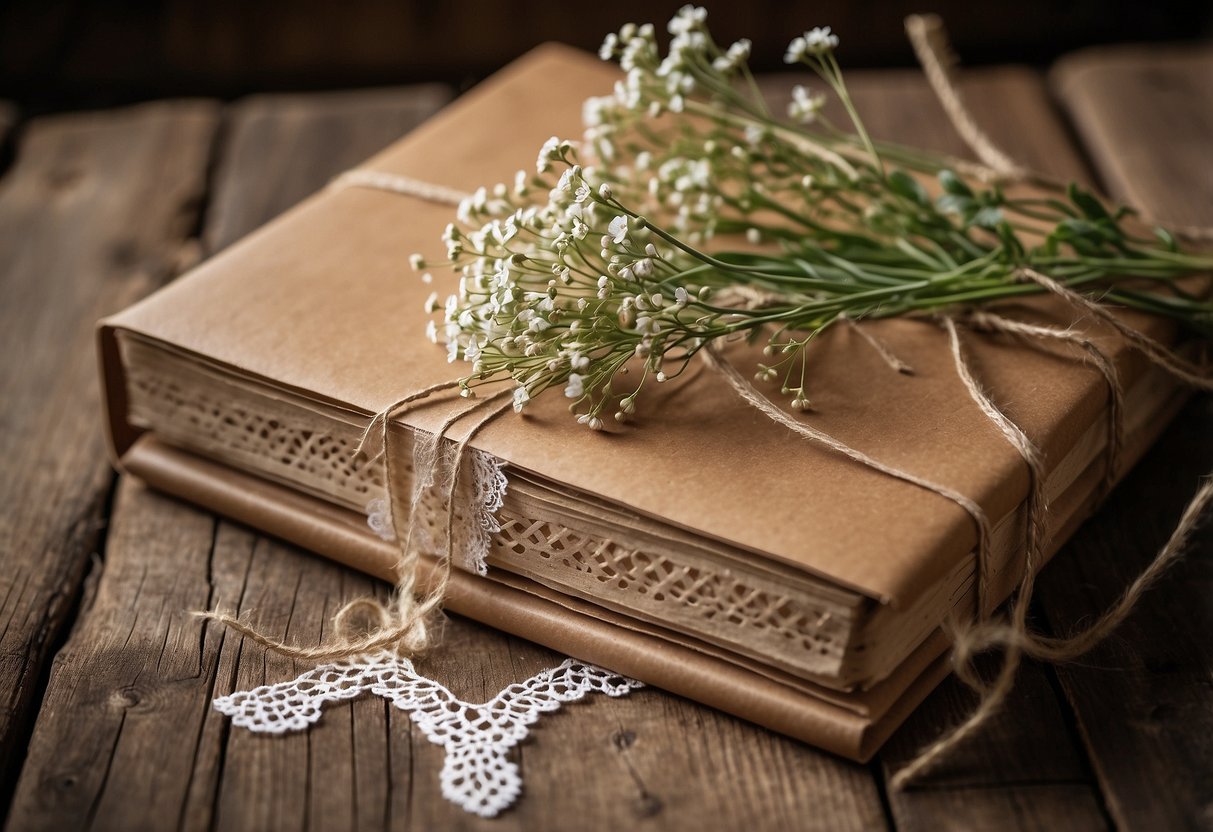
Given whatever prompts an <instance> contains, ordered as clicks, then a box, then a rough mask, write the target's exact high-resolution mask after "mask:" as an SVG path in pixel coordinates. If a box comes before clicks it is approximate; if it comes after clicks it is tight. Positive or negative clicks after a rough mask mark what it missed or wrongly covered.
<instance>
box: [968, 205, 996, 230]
mask: <svg viewBox="0 0 1213 832" xmlns="http://www.w3.org/2000/svg"><path fill="white" fill-rule="evenodd" d="M1002 221H1003V214H1002V209H1000V208H991V207H989V206H987V207H985V208H981V209H979V210H978V211H977V212H976V213H974V214H973V216H972V218H971V219H970V220H969V225H975V226H977V227H978V228H996V227H997V226H998V224H999V223H1001V222H1002Z"/></svg>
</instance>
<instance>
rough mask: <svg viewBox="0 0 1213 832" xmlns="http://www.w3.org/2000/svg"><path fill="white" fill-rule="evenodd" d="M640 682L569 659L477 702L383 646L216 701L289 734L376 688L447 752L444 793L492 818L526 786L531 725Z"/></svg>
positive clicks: (261, 727)
mask: <svg viewBox="0 0 1213 832" xmlns="http://www.w3.org/2000/svg"><path fill="white" fill-rule="evenodd" d="M638 687H642V684H641V683H640V682H636V681H633V680H631V679H627V678H625V677H623V676H620V675H619V674H617V673H611V672H609V671H606V670H603V669H602V668H599V667H595V666H593V665H589V664H585V663H584V662H579V661H576V660H574V659H565V661H564V662H563V663H561V664H560V665H559V666H558V667H553V668H549V669H548V670H544V671H541V672H539V673H537V674H535V675H534V676H532V677H531V678H530V679H527V680H526V681H525V682H520V683H518V684H514V685H510V686H509V687H508V688H506V689H505V690H503V691H501V693H499V694H497V695H496V696H494V697H493V698H492V699H490V700H489V701H488V702H485V703H484V704H481V705H474V704H470V703H468V702H463V701H462V700H460V699H457V698H455V696H454V694H452V693H451V692H450V691H449V690H447V689H446V688H445V687H443V686H442V685H440V684H438V683H437V682H435V681H433V680H431V679H426V678H425V677H423V676H420V675H418V674H417V672H416V670H414V669H413V664H412V662H410V661H408V660H407V659H401V658H397V657H396V656H394V655H392V654H390V653H381V654H377V655H374V656H368V657H363V658H361V659H359V660H352V661H345V662H336V663H334V664H326V665H321V666H320V667H317V668H316V669H315V670H311V671H308V672H307V673H304V674H303V675H302V676H299V677H298V678H296V679H293V680H292V681H290V682H283V683H281V684H277V685H263V686H261V687H258V688H253V689H252V690H247V691H237V692H235V693H232V694H229V695H228V696H221V697H219V698H218V699H216V700H215V703H214V704H215V708H216V709H217V710H218V711H220V712H222V713H224V714H227V715H228V716H230V717H231V718H232V724H233V725H239V726H241V727H243V728H247V729H249V730H250V731H255V732H259V733H267V734H283V733H286V732H287V731H300V730H303V729H305V728H307V727H308V726H310V725H312V724H313V723H314V722H316V720H318V719H320V715H321V711H322V709H323V707H324V705H325V704H326V703H329V702H340V701H342V700H346V699H353V698H354V697H356V696H360V695H361V694H363V693H365V692H367V691H370V692H371V693H373V694H375V695H377V696H382V697H384V698H385V699H387V700H389V701H390V702H391V703H392V704H393V705H395V706H396V707H397V708H399V709H400V710H402V711H404V712H405V713H407V714H408V715H409V718H410V719H412V720H413V722H415V723H416V724H417V726H418V727H419V728H420V729H421V731H422V733H424V734H425V736H426V738H427V739H429V741H430V742H432V743H435V744H437V745H441V746H443V748H444V749H445V750H446V759H445V761H444V763H443V766H442V774H441V780H442V794H443V796H444V797H445V798H446V799H447V800H450V801H451V802H453V803H455V804H457V805H458V806H460V807H462V808H463V809H465V810H467V811H469V812H474V813H475V814H477V815H480V816H481V817H486V818H491V817H494V816H495V815H496V814H497V813H498V812H500V811H501V810H502V809H505V808H507V807H508V806H510V805H511V804H512V803H513V802H514V801H515V800H516V799H517V797H518V794H519V792H520V791H521V790H522V778H521V776H520V775H519V773H518V766H516V765H515V764H514V763H513V762H511V761H510V760H509V759H508V758H507V754H508V753H509V750H510V749H511V748H513V747H514V746H515V745H517V744H518V743H519V742H521V741H522V739H523V738H524V737H526V735H527V731H528V726H530V725H531V724H532V723H534V722H535V720H537V719H539V715H540V714H542V713H545V712H547V711H555V710H558V709H559V708H560V706H561V705H563V704H564V703H565V702H574V701H576V700H578V699H581V698H582V697H584V696H585V695H586V694H588V693H594V692H597V693H605V694H606V695H607V696H612V697H614V696H624V695H626V694H627V693H629V692H631V691H632V690H633V689H635V688H638Z"/></svg>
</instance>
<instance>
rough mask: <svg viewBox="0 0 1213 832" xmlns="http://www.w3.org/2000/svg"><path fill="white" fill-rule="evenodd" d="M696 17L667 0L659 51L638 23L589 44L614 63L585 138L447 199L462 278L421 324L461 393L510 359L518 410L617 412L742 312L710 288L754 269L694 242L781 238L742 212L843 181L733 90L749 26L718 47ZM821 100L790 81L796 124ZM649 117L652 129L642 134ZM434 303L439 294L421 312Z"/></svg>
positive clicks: (449, 241) (790, 207) (792, 298)
mask: <svg viewBox="0 0 1213 832" xmlns="http://www.w3.org/2000/svg"><path fill="white" fill-rule="evenodd" d="M706 18H707V13H706V12H705V11H704V9H702V8H699V7H695V6H684V7H683V8H682V9H680V10H679V11H678V13H677V14H676V15H675V16H674V18H673V19H672V20H671V21H670V22H669V26H668V29H669V33H670V35H671V41H670V45H669V49H668V51H667V52H666V54H665V55H664V56H663V55H662V54H661V51H660V50H659V48H658V45H657V36H656V32H655V30H654V27H653V26H651V25H644V26H636V25H633V24H627V25H625V26H623V27H622V28H621V29H620V30H619V31H618V32H617V33H613V34H611V35H608V36H607V38H606V39H605V41H604V42H603V44H602V47H601V49H600V50H599V54H600V55H601V56H602V57H603V58H604V59H614V60H617V61H618V62H619V64H620V66H621V67H622V69H623V70H624V72H625V77H624V78H623V79H622V80H621V81H619V82H618V83H617V84H616V87H615V89H614V92H613V94H612V95H609V96H603V97H597V98H591V99H589V100H587V101H586V102H585V104H584V106H583V110H582V116H583V120H584V123H585V128H586V129H585V136H584V139H585V143H584V145H583V146H582V147H581V148H576V147H575V146H574V145H573V144H572V143H571V142H568V141H562V140H559V139H557V138H555V137H553V138H552V139H550V140H549V141H548V142H546V143H545V144H544V145H543V147H542V148H541V149H540V152H539V155H538V157H537V159H536V166H535V167H536V173H535V174H534V175H531V174H528V173H526V172H519V174H518V176H517V177H516V178H515V181H514V183H513V185H512V187H509V186H506V185H505V184H499V185H497V186H496V187H493V188H480V189H478V190H477V191H476V192H475V193H474V194H473V195H472V196H471V197H470V198H468V199H467V200H465V201H464V202H463V203H462V204H461V205H460V207H459V210H458V212H457V217H458V221H459V224H458V225H452V226H450V227H448V229H447V231H446V234H445V235H444V241H445V242H446V246H447V256H448V258H449V260H450V261H451V263H452V264H453V265H454V266H455V267H456V269H457V270H458V271H459V274H460V284H459V291H458V293H457V294H455V295H452V296H451V297H450V298H448V299H447V301H446V304H445V308H444V314H443V323H442V326H441V328H440V327H439V325H437V324H436V323H432V324H431V327H430V331H429V335H430V338H431V340H434V341H441V342H442V343H445V344H446V347H447V350H448V357H449V358H450V360H451V361H457V360H460V359H462V360H465V361H467V362H469V363H470V364H471V373H470V375H469V376H467V377H466V378H465V379H464V380H463V384H462V392H463V393H464V395H472V394H473V391H474V389H475V388H476V387H477V386H479V385H480V384H484V383H489V382H490V381H492V380H496V379H498V378H500V377H502V376H503V374H505V373H508V374H509V376H510V377H512V378H513V380H514V382H515V384H516V385H517V386H516V389H515V393H514V406H515V409H517V410H522V409H523V408H525V407H526V406H527V404H528V403H529V402H530V401H531V399H532V398H534V397H536V396H538V395H539V394H540V393H542V392H543V391H544V390H546V389H548V388H550V387H557V388H562V389H563V392H564V395H565V396H566V397H567V398H568V399H570V400H571V401H572V409H573V410H574V411H575V412H576V413H577V414H578V419H579V420H580V421H581V422H583V423H584V424H587V425H589V426H590V427H592V428H601V427H602V426H603V421H602V414H603V413H604V412H607V408H608V407H610V409H612V410H615V417H616V418H617V419H619V420H620V421H626V420H627V419H628V418H629V417H630V415H631V414H632V413H633V412H634V411H635V406H636V395H637V393H638V392H639V391H640V389H641V388H642V387H643V385H644V384H645V383H646V380H648V379H650V378H652V379H655V380H656V381H663V380H665V379H666V378H668V377H672V376H674V375H677V373H678V372H681V368H683V367H685V366H686V362H687V361H688V360H689V358H690V356H691V355H692V354H693V353H694V351H695V350H697V349H698V348H699V347H700V346H702V345H703V344H704V343H706V341H707V340H710V339H712V338H715V337H720V336H722V335H726V334H728V333H729V332H732V331H736V327H737V326H738V321H739V319H740V318H741V317H744V312H743V309H744V304H746V303H748V301H747V300H746V296H744V295H737V293H732V296H733V297H740V298H741V300H740V301H737V302H736V303H732V304H731V303H730V302H729V301H727V300H724V301H721V303H720V305H718V306H714V305H712V304H711V302H710V297H711V294H712V293H713V292H714V291H717V290H721V289H727V288H728V287H730V286H732V285H734V284H735V283H736V282H737V281H738V280H739V279H740V280H746V279H750V278H749V275H748V274H741V273H739V272H737V271H730V270H729V269H723V270H722V269H720V268H719V267H720V265H721V264H720V263H719V262H717V261H713V260H712V258H711V257H710V256H709V255H705V254H703V253H702V252H699V251H698V250H697V249H695V248H694V247H696V246H700V245H702V244H704V243H707V242H708V241H711V240H712V239H714V237H715V236H716V235H717V234H718V233H723V232H731V233H737V234H740V235H743V236H744V237H745V238H746V239H748V240H749V241H750V242H751V243H769V242H777V241H778V240H779V239H782V238H783V237H781V235H785V236H786V233H787V232H784V231H782V230H781V228H779V227H772V226H770V225H769V224H764V223H766V221H765V220H764V221H759V220H756V219H755V218H754V217H755V216H757V215H762V216H771V215H779V214H783V215H786V216H788V217H793V218H795V217H797V216H798V215H797V213H796V211H797V210H798V209H797V206H798V205H801V204H804V202H805V201H806V198H807V195H808V194H809V193H810V191H812V192H813V193H814V194H816V193H818V192H825V190H828V189H829V188H830V187H831V186H832V185H833V184H835V183H837V182H839V181H840V176H839V175H838V173H837V171H836V170H834V169H833V168H832V165H833V162H830V161H829V157H828V154H822V153H820V152H817V151H814V150H813V148H812V145H811V142H810V144H809V145H807V146H806V145H804V143H803V141H802V140H800V139H797V140H796V141H793V142H788V141H785V140H782V139H781V138H780V130H781V127H780V125H779V124H777V123H776V122H774V121H773V120H771V118H770V116H769V114H768V113H767V112H766V108H765V105H764V104H763V103H762V102H761V100H759V99H757V98H756V97H753V96H752V92H751V93H743V92H741V91H740V88H741V87H743V86H744V85H742V84H738V83H736V82H737V81H738V80H739V79H750V75H749V68H748V66H747V61H748V58H749V55H750V51H751V44H750V41H748V40H744V39H743V40H738V41H737V42H735V43H733V44H732V45H730V46H729V47H727V48H721V47H720V46H718V45H717V44H716V43H715V41H714V40H713V39H712V37H711V35H710V34H709V33H708V31H707V28H706ZM797 41H798V42H801V45H800V46H799V47H798V48H799V50H800V52H801V53H804V54H808V53H810V52H814V51H816V52H821V51H823V50H826V49H829V48H832V46H833V45H834V44H836V43H837V38H835V37H834V36H833V35H832V34H830V31H829V30H828V29H814V30H813V31H811V32H807V33H806V34H805V35H804V36H803V37H802V38H798V39H797ZM794 45H796V43H795V42H794ZM791 51H792V50H789V53H791ZM751 80H752V79H751ZM751 88H752V85H751ZM823 104H824V97H823V96H821V95H816V94H811V93H809V92H808V91H807V90H806V89H805V88H803V87H797V88H796V89H795V90H794V91H793V95H792V102H791V106H790V109H789V115H790V116H791V118H792V119H793V120H794V121H796V122H799V123H802V124H804V123H809V122H811V121H813V120H814V119H815V118H816V117H817V114H818V113H819V112H820V110H821V108H822V106H823ZM682 112H691V113H694V114H695V115H696V116H697V117H699V118H700V121H699V122H696V123H695V124H696V125H697V126H695V127H693V128H692V127H689V126H687V127H683V128H681V129H675V130H668V128H667V125H668V124H669V123H670V120H669V119H668V117H667V116H666V114H667V113H674V114H677V113H682ZM673 123H675V124H676V123H677V122H673ZM657 124H661V125H662V127H663V129H666V132H665V138H663V139H662V140H655V139H653V138H652V137H653V136H654V133H653V126H654V125H657ZM688 124H689V123H688ZM806 147H808V150H806V149H805V148H806ZM579 153H582V154H584V155H585V158H586V162H587V164H586V166H585V167H582V166H581V165H580V164H578V154H579ZM625 206H628V207H626V208H625ZM642 211H643V212H645V213H646V214H648V215H650V216H653V217H657V218H658V219H659V222H660V228H657V227H655V226H654V225H652V224H650V223H649V222H648V221H647V220H644V219H641V217H640V216H639V215H638V214H639V212H642ZM764 212H765V213H764ZM419 265H424V261H419ZM754 279H761V278H754ZM772 279H773V280H775V281H776V282H775V283H770V284H767V285H765V287H764V289H763V290H762V291H763V292H765V293H766V295H767V296H771V293H773V292H777V291H778V290H779V289H780V285H779V283H778V281H779V280H780V276H779V275H775V276H774V277H773V278H772ZM725 296H729V293H728V292H725V293H724V294H722V297H725ZM786 297H787V298H788V300H789V303H791V304H792V306H793V308H795V307H796V305H798V304H803V303H805V302H807V301H808V300H811V298H810V297H809V296H807V295H804V294H802V293H801V294H798V293H797V291H791V292H789V293H788V294H787V295H786ZM738 303H740V304H741V307H740V308H739V306H738ZM436 307H437V295H436V294H435V295H433V296H431V298H430V299H429V300H428V301H427V310H430V309H434V308H436ZM789 343H791V342H790V341H788V340H787V339H786V338H785V340H784V341H783V342H781V348H783V347H785V346H786V345H787V344H789ZM789 349H790V348H789ZM784 351H785V352H786V351H787V350H786V349H785V350H784ZM784 363H785V364H786V362H784ZM780 366H781V367H782V366H783V365H782V364H781V365H780ZM633 370H635V371H637V372H636V373H635V375H633V376H631V378H632V379H633V383H627V384H626V385H625V377H627V376H628V375H629V373H631V372H632V371H633ZM763 372H764V373H765V374H767V375H772V377H773V373H774V372H775V370H774V369H772V368H767V367H764V368H763ZM785 386H787V385H785ZM621 387H622V388H624V389H616V388H621ZM790 389H792V388H790ZM794 389H797V390H799V388H794ZM800 404H801V402H800V399H798V400H797V406H799V405H800Z"/></svg>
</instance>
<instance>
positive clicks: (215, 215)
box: [204, 84, 451, 253]
mask: <svg viewBox="0 0 1213 832" xmlns="http://www.w3.org/2000/svg"><path fill="white" fill-rule="evenodd" d="M450 97H451V91H450V89H449V88H448V87H445V86H442V85H438V84H433V85H419V86H414V87H409V88H408V89H407V91H401V90H400V89H383V90H367V91H362V92H340V93H329V94H322V93H318V94H308V95H273V96H253V97H251V98H247V99H244V100H243V101H240V102H238V103H237V104H235V105H234V106H233V107H232V108H231V111H230V135H229V136H228V138H227V141H225V142H224V144H223V147H222V148H221V156H220V159H219V168H218V170H217V172H216V182H217V183H218V184H219V187H218V188H217V189H216V191H215V193H214V194H213V195H212V202H211V205H210V206H209V209H208V212H207V222H206V228H205V230H204V233H205V243H206V249H207V251H208V252H210V253H214V252H215V251H218V250H219V249H220V248H223V247H224V246H226V245H228V244H229V243H232V242H233V241H235V240H236V239H237V238H239V237H241V236H243V235H244V234H247V233H248V232H249V231H251V230H252V229H254V228H257V227H258V226H261V225H263V224H264V223H266V222H267V221H269V220H270V219H272V218H273V217H275V216H277V215H278V214H280V213H281V212H282V211H283V210H285V209H286V208H289V207H290V206H292V205H294V204H295V203H296V202H299V201H300V200H301V199H303V198H304V197H306V196H308V195H309V194H311V193H312V192H313V191H315V190H316V189H317V188H320V187H322V186H323V185H324V184H325V182H326V181H327V180H328V179H329V178H331V177H333V176H335V175H337V174H338V173H341V172H342V171H344V170H347V169H349V168H352V167H354V166H355V165H358V164H360V163H361V162H363V161H364V160H365V159H366V157H367V156H369V155H370V154H371V153H373V152H375V151H376V150H378V149H380V148H382V147H385V146H386V145H388V144H389V143H390V142H392V141H393V140H395V139H398V138H400V136H402V135H404V134H405V133H406V132H408V131H409V130H410V129H412V128H413V127H415V126H417V125H418V124H420V123H421V122H422V121H424V120H425V119H426V118H428V117H429V116H430V115H432V114H433V113H434V112H435V111H436V110H437V109H438V108H439V107H441V106H442V105H443V104H445V103H446V102H447V101H448V100H449V99H450ZM234 177H244V178H250V177H251V178H252V181H246V182H244V183H241V185H239V186H236V185H233V184H232V182H233V178H234Z"/></svg>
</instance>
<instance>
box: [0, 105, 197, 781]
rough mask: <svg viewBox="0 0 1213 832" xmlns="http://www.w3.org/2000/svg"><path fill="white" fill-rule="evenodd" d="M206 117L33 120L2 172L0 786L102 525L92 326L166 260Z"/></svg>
mask: <svg viewBox="0 0 1213 832" xmlns="http://www.w3.org/2000/svg"><path fill="white" fill-rule="evenodd" d="M217 123H218V113H217V111H216V109H215V107H214V106H212V105H210V104H206V103H199V102H182V103H174V104H155V105H148V106H143V107H138V108H134V109H128V110H120V111H115V112H110V113H92V114H82V115H72V116H62V117H55V118H46V119H36V120H34V121H33V122H31V123H30V124H29V125H28V126H27V127H26V129H25V131H24V133H23V135H22V137H21V141H20V145H19V147H18V148H17V158H16V161H15V163H14V165H13V167H12V169H11V170H9V171H8V173H7V175H6V176H5V177H4V179H3V180H2V181H0V355H2V356H3V357H4V359H3V361H2V362H0V414H2V415H0V419H2V421H3V430H0V458H2V459H3V460H4V475H3V476H2V477H0V505H2V506H3V507H4V510H3V512H2V513H0V563H3V564H4V569H3V570H0V749H2V750H0V793H7V792H8V791H9V789H10V788H11V778H12V776H13V774H14V772H13V770H12V768H13V766H14V764H15V763H17V762H18V761H19V759H20V756H21V754H22V752H23V750H24V747H25V743H26V739H27V737H28V732H29V727H30V725H31V724H32V722H33V717H34V715H35V713H36V712H37V707H38V701H39V699H40V697H41V688H42V684H43V683H44V679H45V674H46V672H47V670H48V668H49V664H50V660H51V658H52V656H53V655H54V651H55V649H56V647H57V643H58V642H59V641H60V640H61V639H62V638H63V636H64V634H65V628H66V625H67V624H68V623H69V622H70V617H71V613H72V609H73V606H74V604H75V603H76V599H77V598H78V597H79V593H80V585H81V581H82V579H83V577H84V573H85V570H86V568H87V566H88V563H89V556H90V554H91V553H93V552H95V551H97V549H98V546H99V545H100V541H101V538H102V534H103V528H104V526H105V513H106V501H107V499H108V497H109V495H110V491H111V485H112V481H113V474H112V472H111V470H110V467H109V464H108V463H107V462H106V456H105V450H104V443H103V440H102V433H101V425H100V421H99V418H98V411H99V400H98V392H97V380H96V379H97V368H96V359H95V358H94V356H93V326H94V324H95V322H96V320H97V319H98V318H99V317H101V316H102V315H105V314H108V313H111V312H115V311H117V310H118V309H120V308H122V307H123V306H125V305H127V304H129V303H130V302H132V301H133V300H135V299H136V298H137V297H139V296H140V295H142V294H145V293H147V292H148V291H150V290H151V289H152V288H154V287H155V286H157V285H158V284H160V283H161V282H163V281H164V280H166V279H167V278H168V277H169V276H171V275H172V274H173V273H174V272H175V271H176V264H177V260H178V256H179V252H180V249H181V247H182V245H183V244H184V243H185V241H186V239H187V238H188V236H189V234H190V233H191V230H192V228H193V227H194V226H195V224H196V222H197V213H198V206H199V204H200V200H201V198H202V194H203V192H204V189H205V172H206V160H207V157H208V154H209V152H210V144H211V139H212V137H213V135H214V132H215V129H216V126H217Z"/></svg>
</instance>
